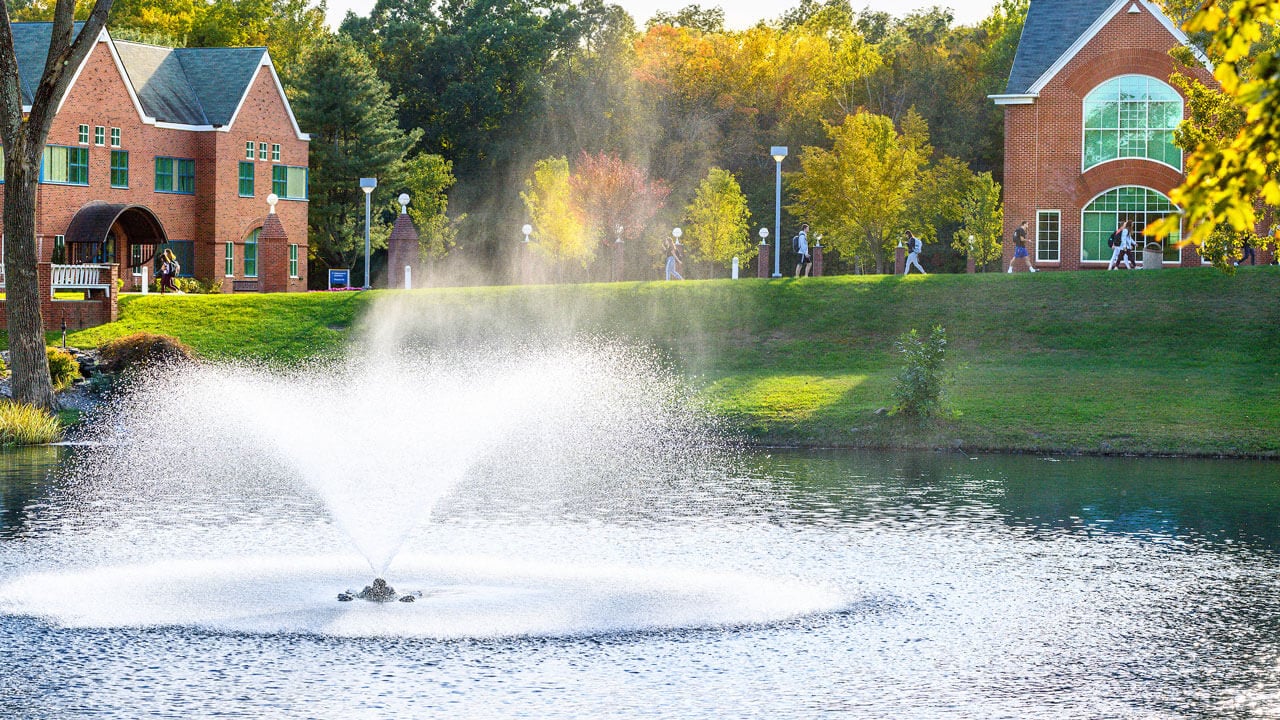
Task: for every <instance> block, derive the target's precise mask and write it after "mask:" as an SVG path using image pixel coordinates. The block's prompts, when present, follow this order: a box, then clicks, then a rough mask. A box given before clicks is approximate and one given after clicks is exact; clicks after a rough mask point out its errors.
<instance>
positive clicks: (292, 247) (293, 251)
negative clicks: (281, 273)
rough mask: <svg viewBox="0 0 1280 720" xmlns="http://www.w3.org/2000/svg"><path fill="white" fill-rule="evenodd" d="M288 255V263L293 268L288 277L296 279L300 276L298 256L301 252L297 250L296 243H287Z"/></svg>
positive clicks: (300, 262)
mask: <svg viewBox="0 0 1280 720" xmlns="http://www.w3.org/2000/svg"><path fill="white" fill-rule="evenodd" d="M289 255H290V257H289V265H291V266H292V269H293V272H291V273H289V277H290V278H293V279H295V280H296V279H298V278H300V277H302V276H301V275H299V274H298V268H299V267H301V266H302V258H301V257H299V256H300V255H301V253H299V252H298V244H297V243H289Z"/></svg>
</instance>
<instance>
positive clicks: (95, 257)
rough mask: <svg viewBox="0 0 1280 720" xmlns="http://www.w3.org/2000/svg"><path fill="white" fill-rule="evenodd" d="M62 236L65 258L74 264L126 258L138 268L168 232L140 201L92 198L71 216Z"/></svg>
mask: <svg viewBox="0 0 1280 720" xmlns="http://www.w3.org/2000/svg"><path fill="white" fill-rule="evenodd" d="M64 240H65V242H66V244H67V251H66V260H67V261H70V262H71V263H73V264H77V263H86V262H88V263H94V262H115V261H116V258H121V259H124V258H127V259H128V264H129V267H132V268H137V267H140V266H142V265H145V264H147V263H149V262H151V260H152V258H154V257H155V254H156V249H157V248H158V247H159V246H160V245H162V244H164V243H165V242H167V241H168V236H167V235H166V234H165V232H164V226H163V225H161V224H160V219H159V218H157V217H156V215H155V213H153V212H151V210H150V209H149V208H147V207H145V206H143V205H114V204H111V203H105V202H102V201H94V202H91V203H89V204H87V205H85V206H84V207H82V208H80V209H79V210H78V211H77V212H76V214H75V217H73V218H71V224H70V225H68V226H67V232H66V235H65V236H64ZM55 250H56V249H55ZM117 253H118V254H117Z"/></svg>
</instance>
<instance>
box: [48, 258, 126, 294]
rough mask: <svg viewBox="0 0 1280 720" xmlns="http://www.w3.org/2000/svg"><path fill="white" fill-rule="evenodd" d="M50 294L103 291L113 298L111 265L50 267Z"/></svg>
mask: <svg viewBox="0 0 1280 720" xmlns="http://www.w3.org/2000/svg"><path fill="white" fill-rule="evenodd" d="M49 275H50V283H49V284H50V286H51V287H50V293H57V292H58V291H59V290H102V291H104V292H106V294H107V297H110V296H111V266H110V265H50V266H49Z"/></svg>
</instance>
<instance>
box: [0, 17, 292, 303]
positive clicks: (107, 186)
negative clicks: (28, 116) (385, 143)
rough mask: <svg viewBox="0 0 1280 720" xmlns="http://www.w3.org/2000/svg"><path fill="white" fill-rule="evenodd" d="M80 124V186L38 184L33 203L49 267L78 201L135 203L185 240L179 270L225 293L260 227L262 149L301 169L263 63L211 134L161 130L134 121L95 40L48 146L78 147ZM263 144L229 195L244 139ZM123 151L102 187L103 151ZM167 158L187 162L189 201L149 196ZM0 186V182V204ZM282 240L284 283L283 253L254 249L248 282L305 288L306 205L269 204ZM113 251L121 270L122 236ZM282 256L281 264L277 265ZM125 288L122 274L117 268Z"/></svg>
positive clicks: (106, 157)
mask: <svg viewBox="0 0 1280 720" xmlns="http://www.w3.org/2000/svg"><path fill="white" fill-rule="evenodd" d="M82 124H83V125H88V126H89V145H88V146H87V147H88V149H89V185H88V186H75V185H56V184H41V185H40V186H39V194H38V197H37V201H36V203H37V204H36V234H37V242H38V244H39V251H40V256H39V257H40V259H41V260H43V261H46V262H47V261H49V260H50V259H51V257H52V254H53V247H54V236H55V235H64V234H65V233H66V228H67V226H68V225H69V224H70V222H71V219H72V217H73V216H74V215H75V214H76V212H77V211H78V210H79V209H80V208H81V207H83V206H84V205H85V204H86V203H89V202H92V201H95V200H98V201H104V202H108V203H118V204H136V205H141V206H144V207H146V208H148V209H149V210H150V211H151V212H152V213H153V214H154V215H155V216H156V217H157V218H158V219H159V220H160V223H161V224H162V225H163V227H164V229H165V233H166V235H167V236H168V238H169V239H170V240H189V241H192V242H193V247H194V250H195V266H194V267H193V268H188V269H189V270H191V271H192V272H193V274H194V275H195V276H196V277H197V278H200V279H201V280H205V281H209V280H223V281H224V283H223V290H224V291H226V292H230V291H231V289H232V283H231V280H232V279H234V278H243V277H244V242H245V240H246V239H247V238H248V237H249V235H250V233H251V232H252V231H253V230H255V229H257V228H259V227H261V225H262V221H263V219H264V218H265V216H266V211H267V203H266V197H267V195H268V194H270V192H271V166H272V165H274V164H277V163H276V162H275V161H272V160H271V159H270V158H271V155H270V148H271V146H272V145H279V146H280V160H279V161H278V163H279V164H285V165H298V166H306V165H307V164H308V162H307V153H308V143H307V141H305V140H299V139H298V136H297V133H296V132H295V131H294V129H293V125H292V123H291V122H290V120H289V116H288V112H287V109H286V105H285V102H284V100H283V99H282V98H281V95H280V91H279V89H278V88H277V86H276V83H275V80H274V78H273V76H272V74H271V72H270V69H269V68H267V67H262V68H260V69H259V71H258V74H257V76H256V77H255V79H254V81H253V82H252V84H251V86H250V89H249V91H248V94H247V96H246V98H245V101H244V103H243V104H242V106H241V108H240V111H239V113H238V114H237V116H236V117H235V119H234V122H233V123H232V126H231V127H229V128H221V129H217V130H213V131H209V130H198V131H193V130H183V129H174V128H162V127H156V126H155V125H148V124H146V123H144V122H143V120H142V118H141V116H140V115H139V111H138V108H137V106H136V105H135V104H134V102H133V100H132V99H131V98H130V96H129V90H128V86H127V85H126V82H125V80H124V79H123V77H122V76H121V72H120V69H119V68H118V66H117V65H116V63H115V60H114V58H113V56H112V54H111V51H110V48H109V47H108V45H107V44H106V43H105V42H100V43H98V44H97V45H96V46H95V47H94V49H93V51H92V52H91V53H90V55H89V57H88V59H87V60H86V62H85V65H84V67H83V69H82V70H81V72H80V74H79V76H78V77H77V79H76V81H75V83H74V84H73V85H72V86H71V88H70V89H69V90H68V92H67V95H66V98H65V99H64V101H63V104H62V107H61V109H60V110H59V112H58V114H57V116H56V117H55V118H54V121H53V125H52V127H51V129H50V132H49V139H48V144H50V145H66V146H70V147H84V146H83V145H82V144H81V143H80V142H79V137H78V131H79V126H80V125H82ZM98 126H101V127H103V128H104V129H105V136H106V137H105V143H104V144H103V145H101V146H99V145H96V144H95V142H94V140H95V138H94V128H95V127H98ZM111 128H120V130H121V142H120V147H119V148H112V147H111V146H110V143H111ZM250 140H252V141H253V142H254V143H255V145H256V144H257V143H259V142H262V143H267V147H268V159H267V160H259V159H257V154H256V153H255V159H254V161H253V162H254V167H255V187H254V194H253V197H248V198H242V197H240V195H239V163H240V161H241V160H244V159H246V158H245V142H247V141H250ZM113 149H118V150H124V151H127V152H129V183H128V187H127V188H113V187H111V182H110V177H111V151H112V150H113ZM157 156H167V157H175V158H191V159H194V160H195V172H196V180H195V181H196V192H195V194H194V195H183V194H176V193H163V192H156V191H155V158H156V157H157ZM3 192H4V185H3V184H0V198H3ZM277 212H278V214H279V215H280V220H281V222H282V224H283V226H284V228H285V230H286V233H287V235H288V237H289V241H288V242H289V243H294V244H297V245H298V246H299V248H298V258H299V260H298V276H297V277H289V267H288V257H289V253H288V250H287V247H286V249H285V251H284V252H283V254H281V253H269V254H268V255H269V258H270V259H269V264H267V263H264V258H263V257H262V252H261V248H260V250H259V263H258V276H259V278H265V277H266V276H276V275H278V276H279V278H278V280H279V281H278V282H273V286H274V287H277V288H278V289H281V290H285V291H291V292H292V291H303V290H306V287H307V262H306V258H307V202H306V201H305V200H281V201H280V204H279V206H278V208H277ZM122 240H123V242H122V243H121V246H120V247H118V248H117V253H118V254H117V257H116V260H117V262H121V263H122V264H125V265H127V264H128V261H129V258H128V257H127V256H126V255H125V253H126V252H127V250H126V247H125V246H126V245H127V238H122ZM228 242H230V243H234V245H235V247H234V250H233V253H234V272H233V275H232V276H231V277H226V276H225V272H224V267H225V265H224V258H225V251H224V247H225V243H228ZM281 258H283V260H282V259H281ZM125 275H126V279H127V280H128V282H129V285H130V287H131V288H132V287H133V285H134V282H133V279H132V276H131V272H130V271H128V270H126V271H125Z"/></svg>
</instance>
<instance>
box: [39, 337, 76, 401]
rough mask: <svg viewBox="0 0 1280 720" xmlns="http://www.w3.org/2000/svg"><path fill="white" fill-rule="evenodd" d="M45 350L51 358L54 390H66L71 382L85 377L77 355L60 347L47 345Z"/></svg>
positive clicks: (50, 369)
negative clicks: (81, 371) (81, 372)
mask: <svg viewBox="0 0 1280 720" xmlns="http://www.w3.org/2000/svg"><path fill="white" fill-rule="evenodd" d="M44 352H45V356H46V357H48V358H49V379H50V380H52V381H53V389H54V390H58V391H61V390H66V389H67V388H69V387H71V383H73V382H75V381H77V380H79V379H80V378H82V377H84V376H83V375H81V374H80V361H79V360H76V356H75V355H72V354H71V353H69V352H67V351H66V350H63V349H62V348H60V347H46V348H45V349H44Z"/></svg>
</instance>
